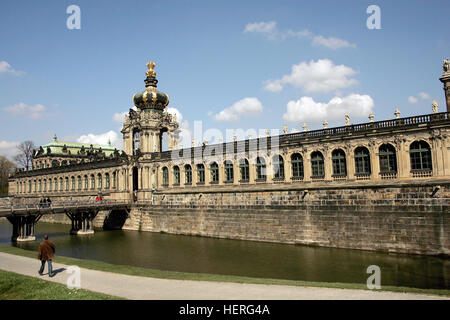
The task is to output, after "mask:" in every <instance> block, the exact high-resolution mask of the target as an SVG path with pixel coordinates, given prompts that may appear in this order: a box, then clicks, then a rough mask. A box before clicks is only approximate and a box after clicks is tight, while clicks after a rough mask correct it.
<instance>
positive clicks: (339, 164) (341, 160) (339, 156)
mask: <svg viewBox="0 0 450 320" xmlns="http://www.w3.org/2000/svg"><path fill="white" fill-rule="evenodd" d="M331 161H332V163H333V176H346V175H347V163H346V159H345V152H344V150H342V149H336V150H333V152H332V153H331Z"/></svg>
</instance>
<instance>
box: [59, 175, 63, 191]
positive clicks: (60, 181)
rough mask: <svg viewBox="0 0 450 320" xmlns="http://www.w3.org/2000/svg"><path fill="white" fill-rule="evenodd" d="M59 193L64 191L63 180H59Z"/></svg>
mask: <svg viewBox="0 0 450 320" xmlns="http://www.w3.org/2000/svg"><path fill="white" fill-rule="evenodd" d="M59 191H64V179H63V178H62V177H61V178H59Z"/></svg>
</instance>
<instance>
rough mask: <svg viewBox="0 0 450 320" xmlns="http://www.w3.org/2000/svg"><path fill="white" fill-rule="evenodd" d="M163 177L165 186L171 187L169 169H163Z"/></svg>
mask: <svg viewBox="0 0 450 320" xmlns="http://www.w3.org/2000/svg"><path fill="white" fill-rule="evenodd" d="M162 176H163V181H162V184H163V186H168V185H169V169H167V167H164V168H162Z"/></svg>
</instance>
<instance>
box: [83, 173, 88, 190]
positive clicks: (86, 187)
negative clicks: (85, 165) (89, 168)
mask: <svg viewBox="0 0 450 320" xmlns="http://www.w3.org/2000/svg"><path fill="white" fill-rule="evenodd" d="M83 179H84V190H87V189H88V176H87V175H84V177H83Z"/></svg>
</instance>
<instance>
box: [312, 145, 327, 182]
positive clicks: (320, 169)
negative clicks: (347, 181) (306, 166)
mask: <svg viewBox="0 0 450 320" xmlns="http://www.w3.org/2000/svg"><path fill="white" fill-rule="evenodd" d="M311 173H312V177H314V178H323V177H324V176H325V161H324V158H323V155H322V152H320V151H314V152H313V153H311Z"/></svg>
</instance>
